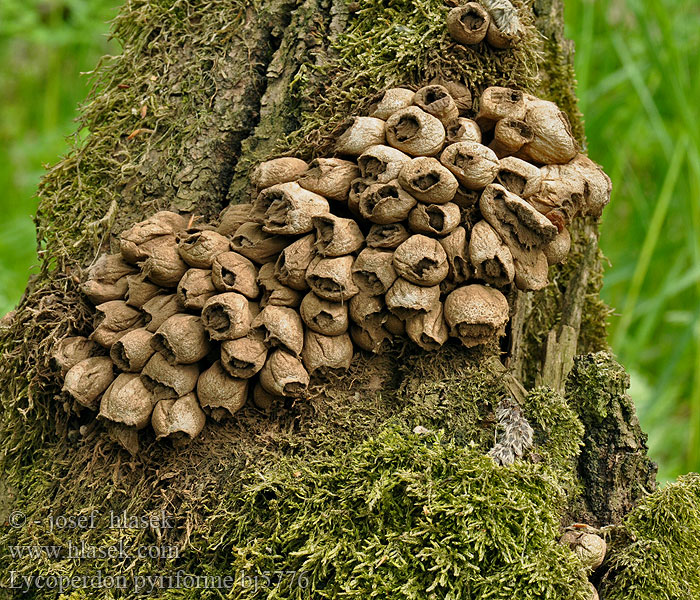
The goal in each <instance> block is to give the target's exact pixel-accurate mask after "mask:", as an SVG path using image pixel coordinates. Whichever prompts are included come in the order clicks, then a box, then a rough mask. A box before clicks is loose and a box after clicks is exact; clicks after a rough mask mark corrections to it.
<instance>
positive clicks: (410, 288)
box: [386, 277, 440, 321]
mask: <svg viewBox="0 0 700 600" xmlns="http://www.w3.org/2000/svg"><path fill="white" fill-rule="evenodd" d="M439 303H440V286H438V285H434V286H432V287H425V286H422V285H416V284H414V283H411V282H410V281H407V280H406V279H403V278H402V277H399V278H398V279H397V280H396V281H395V282H394V285H392V286H391V288H390V289H389V291H388V292H387V293H386V305H387V308H388V309H389V310H390V311H391V312H392V313H393V314H394V315H396V316H397V317H398V318H399V319H401V320H404V321H405V320H407V319H410V318H411V317H414V316H416V315H419V314H421V313H427V312H430V311H431V310H433V309H434V308H435V307H436V306H437V305H438V304H439Z"/></svg>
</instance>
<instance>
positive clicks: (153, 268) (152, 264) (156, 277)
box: [141, 237, 189, 288]
mask: <svg viewBox="0 0 700 600" xmlns="http://www.w3.org/2000/svg"><path fill="white" fill-rule="evenodd" d="M188 268H189V267H188V266H187V263H186V262H185V261H184V260H182V257H181V256H180V253H179V251H178V246H177V240H176V239H175V237H171V238H164V239H163V241H162V242H161V243H158V244H157V245H155V246H154V247H153V248H152V251H151V254H150V256H149V257H148V258H147V259H146V260H145V261H144V262H143V265H142V266H141V269H142V272H143V273H144V274H145V275H146V277H148V278H149V279H150V280H151V281H152V282H153V283H155V284H156V285H159V286H161V287H165V288H174V287H175V286H177V284H178V282H179V281H180V279H182V276H183V275H184V274H185V271H187V269H188Z"/></svg>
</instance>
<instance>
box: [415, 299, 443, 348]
mask: <svg viewBox="0 0 700 600" xmlns="http://www.w3.org/2000/svg"><path fill="white" fill-rule="evenodd" d="M443 313H444V311H443V305H442V302H441V303H440V304H438V306H436V307H434V308H433V309H432V310H430V311H429V312H427V313H422V314H419V315H416V316H414V317H411V318H409V319H407V320H406V334H407V335H408V337H409V338H410V339H411V340H413V341H414V342H415V343H416V344H418V345H419V346H420V347H421V348H423V349H424V350H438V349H439V348H440V347H441V346H442V345H443V344H444V343H445V342H446V341H447V338H448V337H449V336H448V331H447V324H446V323H445V317H444V314H443Z"/></svg>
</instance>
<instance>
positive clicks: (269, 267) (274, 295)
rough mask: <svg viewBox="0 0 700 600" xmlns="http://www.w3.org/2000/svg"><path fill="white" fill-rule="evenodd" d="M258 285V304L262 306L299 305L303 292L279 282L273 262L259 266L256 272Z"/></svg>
mask: <svg viewBox="0 0 700 600" xmlns="http://www.w3.org/2000/svg"><path fill="white" fill-rule="evenodd" d="M258 285H259V286H260V292H261V294H262V295H261V298H260V306H261V308H264V307H265V306H268V305H273V306H292V307H296V306H299V304H300V303H301V299H302V297H303V294H302V293H301V292H300V291H299V290H294V289H292V288H290V287H288V286H286V285H283V284H282V283H280V281H279V280H278V279H277V276H276V275H275V263H266V264H264V265H263V266H262V267H260V272H259V273H258Z"/></svg>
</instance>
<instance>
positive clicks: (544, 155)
mask: <svg viewBox="0 0 700 600" xmlns="http://www.w3.org/2000/svg"><path fill="white" fill-rule="evenodd" d="M525 123H526V124H527V126H528V127H529V128H530V129H531V130H532V133H533V140H532V141H531V142H530V143H529V144H526V145H525V146H523V148H522V150H521V151H520V152H519V154H518V156H520V157H521V158H525V159H526V160H530V161H532V162H535V163H540V164H557V163H559V164H564V163H567V162H569V161H570V160H571V159H572V158H574V157H575V156H576V154H578V151H579V145H578V142H577V141H576V138H575V137H574V135H573V133H572V131H571V123H570V122H569V117H567V116H566V113H565V112H563V111H562V110H560V109H559V107H558V106H557V105H556V104H554V103H553V102H549V101H546V100H537V101H534V102H528V107H527V113H526V114H525Z"/></svg>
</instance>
